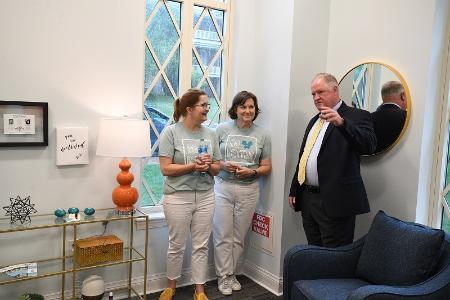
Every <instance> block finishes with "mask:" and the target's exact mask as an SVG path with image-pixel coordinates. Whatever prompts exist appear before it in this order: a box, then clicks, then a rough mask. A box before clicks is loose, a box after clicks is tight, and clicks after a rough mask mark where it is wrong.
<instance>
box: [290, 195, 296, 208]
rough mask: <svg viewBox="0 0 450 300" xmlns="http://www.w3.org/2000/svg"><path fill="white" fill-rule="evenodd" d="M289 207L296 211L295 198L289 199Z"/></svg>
mask: <svg viewBox="0 0 450 300" xmlns="http://www.w3.org/2000/svg"><path fill="white" fill-rule="evenodd" d="M289 206H290V207H292V208H293V209H295V197H289Z"/></svg>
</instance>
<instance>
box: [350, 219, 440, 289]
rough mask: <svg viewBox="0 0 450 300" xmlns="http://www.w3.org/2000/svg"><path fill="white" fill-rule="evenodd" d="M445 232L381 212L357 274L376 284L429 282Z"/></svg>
mask: <svg viewBox="0 0 450 300" xmlns="http://www.w3.org/2000/svg"><path fill="white" fill-rule="evenodd" d="M444 235H445V234H444V232H443V231H442V230H440V229H433V228H430V227H427V226H424V225H420V224H417V223H412V222H404V221H401V220H399V219H396V218H393V217H390V216H388V215H386V214H385V213H384V212H383V211H379V212H378V213H377V215H376V216H375V218H374V220H373V223H372V226H371V227H370V230H369V233H368V234H367V236H366V239H365V242H364V246H363V248H362V251H361V256H360V258H359V261H358V265H357V267H356V274H357V276H359V277H362V278H364V279H366V280H368V281H370V282H372V283H375V284H383V285H397V286H406V285H413V284H416V283H419V282H422V281H424V280H425V279H427V278H428V277H429V276H430V275H431V274H432V272H433V271H434V269H435V267H436V264H437V262H438V259H439V255H440V253H441V247H442V241H443V239H444Z"/></svg>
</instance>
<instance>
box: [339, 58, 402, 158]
mask: <svg viewBox="0 0 450 300" xmlns="http://www.w3.org/2000/svg"><path fill="white" fill-rule="evenodd" d="M339 93H340V96H341V99H343V100H344V101H345V100H346V101H349V102H350V101H351V105H352V106H353V107H356V108H361V109H365V110H368V111H370V112H371V113H372V119H373V123H374V129H375V133H376V135H377V149H376V151H375V154H378V153H380V152H384V151H386V150H388V149H390V148H392V147H393V146H394V145H395V144H396V143H397V142H398V141H399V140H400V138H401V137H402V135H403V133H404V132H405V130H406V127H407V126H408V121H409V117H410V111H411V97H410V94H409V90H408V86H407V84H406V82H405V80H404V79H403V77H402V76H401V75H400V73H399V72H398V71H396V70H395V69H394V68H392V67H390V66H388V65H385V64H381V63H374V62H369V63H363V64H360V65H358V66H356V67H355V68H353V69H351V70H350V71H349V72H348V73H347V74H345V75H344V77H343V78H342V79H341V81H340V82H339Z"/></svg>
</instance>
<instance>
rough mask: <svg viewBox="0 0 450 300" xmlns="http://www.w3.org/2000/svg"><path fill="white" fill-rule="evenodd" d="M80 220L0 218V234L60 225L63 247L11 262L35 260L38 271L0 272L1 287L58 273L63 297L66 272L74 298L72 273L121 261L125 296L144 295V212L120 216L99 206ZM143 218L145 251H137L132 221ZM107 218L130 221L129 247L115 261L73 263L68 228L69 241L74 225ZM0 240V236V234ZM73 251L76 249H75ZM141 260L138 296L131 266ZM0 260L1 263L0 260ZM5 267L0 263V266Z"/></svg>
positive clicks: (46, 217)
mask: <svg viewBox="0 0 450 300" xmlns="http://www.w3.org/2000/svg"><path fill="white" fill-rule="evenodd" d="M80 217H81V219H80V221H77V222H65V221H64V219H62V218H56V217H55V216H53V215H49V214H48V215H34V216H32V217H31V222H29V223H26V224H10V219H9V218H0V234H2V233H6V234H13V233H14V232H20V231H27V230H41V229H47V228H55V227H59V228H60V229H61V231H62V232H61V235H62V250H61V253H62V255H61V257H54V258H47V259H40V260H33V261H26V262H18V263H14V264H21V263H31V262H33V263H37V270H38V274H37V275H36V276H29V277H22V278H12V277H8V276H7V275H5V274H0V286H2V285H6V284H14V283H18V282H21V281H28V280H37V279H40V278H45V277H51V276H61V278H62V280H61V299H64V292H65V284H66V280H65V275H66V274H73V276H72V299H76V298H75V291H76V288H75V286H76V283H75V274H76V273H77V272H80V271H84V270H89V269H95V268H104V267H110V266H114V265H120V264H128V286H127V287H126V288H125V289H127V290H128V297H130V296H131V293H132V292H133V293H134V294H135V295H136V296H137V297H138V298H139V299H145V295H146V292H147V290H146V282H147V255H148V217H147V215H146V214H145V213H143V212H141V211H139V210H136V212H135V213H133V214H132V215H122V214H117V213H116V211H115V210H114V209H99V210H97V211H96V212H95V215H94V216H86V215H84V214H83V213H80ZM137 220H144V221H145V223H146V226H145V228H146V230H145V243H144V252H143V253H142V252H139V251H138V250H137V249H136V248H135V247H134V246H133V242H134V230H135V229H134V221H137ZM109 221H128V223H129V234H128V235H129V236H128V238H129V240H128V247H125V248H124V249H123V257H122V259H121V260H118V261H109V262H104V263H98V264H95V265H90V266H83V267H82V266H79V265H78V264H77V263H76V262H74V259H73V257H74V256H67V255H65V254H66V244H67V240H68V234H67V228H72V229H73V235H72V240H74V241H75V240H77V228H78V227H79V226H83V225H87V224H93V223H104V222H109ZM0 239H1V237H0ZM74 251H75V250H74ZM136 262H143V263H144V289H143V290H144V291H143V292H144V293H143V295H142V296H141V295H140V294H139V293H138V292H137V291H136V290H135V289H134V288H133V287H132V285H131V276H132V267H133V263H136ZM0 263H1V262H0ZM2 267H6V266H0V268H2ZM123 289H124V288H119V289H116V290H123Z"/></svg>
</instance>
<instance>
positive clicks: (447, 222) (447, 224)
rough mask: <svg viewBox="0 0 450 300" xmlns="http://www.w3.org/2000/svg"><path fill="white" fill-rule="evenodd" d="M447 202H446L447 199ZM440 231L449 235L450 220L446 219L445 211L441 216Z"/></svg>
mask: <svg viewBox="0 0 450 300" xmlns="http://www.w3.org/2000/svg"><path fill="white" fill-rule="evenodd" d="M447 202H448V199H447ZM442 229H443V230H444V231H445V232H447V233H449V234H450V219H449V218H448V216H447V214H446V213H445V211H444V212H443V216H442Z"/></svg>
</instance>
